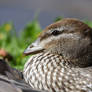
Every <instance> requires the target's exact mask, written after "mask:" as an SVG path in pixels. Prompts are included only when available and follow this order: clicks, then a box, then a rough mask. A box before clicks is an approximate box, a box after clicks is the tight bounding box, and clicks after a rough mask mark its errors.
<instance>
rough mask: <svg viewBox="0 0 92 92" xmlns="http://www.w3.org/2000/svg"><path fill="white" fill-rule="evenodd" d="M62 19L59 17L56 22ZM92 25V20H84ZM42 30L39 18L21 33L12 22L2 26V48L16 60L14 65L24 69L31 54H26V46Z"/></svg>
mask: <svg viewBox="0 0 92 92" xmlns="http://www.w3.org/2000/svg"><path fill="white" fill-rule="evenodd" d="M60 19H62V17H57V18H56V19H55V22H56V21H58V20H60ZM84 22H85V23H86V24H88V25H89V26H90V27H92V22H91V21H84ZM40 32H41V28H40V25H39V23H38V21H37V20H33V21H31V22H29V23H28V24H27V25H26V26H25V27H24V29H23V30H22V31H21V32H20V34H19V35H16V30H15V28H14V25H13V23H12V22H8V23H5V24H3V25H1V26H0V48H3V49H5V50H6V51H7V52H9V53H10V54H11V55H12V56H13V57H14V60H12V61H11V65H12V67H15V68H18V69H23V66H24V64H25V62H26V61H27V59H28V58H29V57H30V56H24V55H23V52H24V50H25V48H26V47H27V46H28V45H29V44H31V43H32V42H33V41H34V40H35V39H36V38H37V37H38V35H39V33H40Z"/></svg>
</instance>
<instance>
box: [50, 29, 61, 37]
mask: <svg viewBox="0 0 92 92" xmlns="http://www.w3.org/2000/svg"><path fill="white" fill-rule="evenodd" d="M51 34H52V35H54V36H57V35H59V34H60V31H58V30H54V31H53V32H52V33H51Z"/></svg>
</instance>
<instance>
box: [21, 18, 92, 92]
mask: <svg viewBox="0 0 92 92" xmlns="http://www.w3.org/2000/svg"><path fill="white" fill-rule="evenodd" d="M24 54H25V55H32V56H30V58H29V59H28V61H27V62H26V63H25V66H24V70H23V76H24V79H25V81H26V82H27V83H28V84H29V85H30V86H31V87H32V88H36V89H40V90H45V91H48V92H92V28H91V27H89V26H88V25H87V24H85V23H84V22H82V21H80V20H79V19H76V18H64V19H62V20H60V21H58V22H55V23H52V24H50V25H49V26H47V27H46V28H45V29H44V30H43V31H42V32H41V34H40V35H39V37H38V38H37V40H36V41H35V42H33V43H32V44H31V45H29V46H28V48H27V49H26V50H25V51H24Z"/></svg>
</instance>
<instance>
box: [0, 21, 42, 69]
mask: <svg viewBox="0 0 92 92" xmlns="http://www.w3.org/2000/svg"><path fill="white" fill-rule="evenodd" d="M40 32H41V28H40V25H39V23H38V21H36V20H33V21H32V22H30V23H28V24H27V25H26V27H25V28H24V29H23V30H22V31H21V33H20V35H19V36H18V35H16V31H15V28H14V26H13V23H12V22H8V23H5V24H3V25H1V26H0V48H3V49H5V50H6V51H7V52H9V53H10V54H11V55H12V56H13V58H14V60H13V61H11V65H12V67H15V68H18V69H23V66H24V63H25V61H26V60H27V59H28V57H25V56H24V55H23V52H24V50H25V48H26V47H27V46H28V45H29V44H30V43H32V42H33V41H34V40H35V39H36V38H37V36H38V34H39V33H40Z"/></svg>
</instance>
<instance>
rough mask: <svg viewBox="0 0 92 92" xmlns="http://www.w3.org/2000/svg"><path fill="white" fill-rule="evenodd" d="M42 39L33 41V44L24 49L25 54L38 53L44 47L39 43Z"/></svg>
mask: <svg viewBox="0 0 92 92" xmlns="http://www.w3.org/2000/svg"><path fill="white" fill-rule="evenodd" d="M39 43H40V39H37V40H36V41H35V42H33V43H32V44H31V45H29V46H28V48H27V49H26V50H25V51H24V54H25V55H30V54H37V53H39V52H41V51H43V50H44V49H43V48H42V47H41V46H40V45H39Z"/></svg>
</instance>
